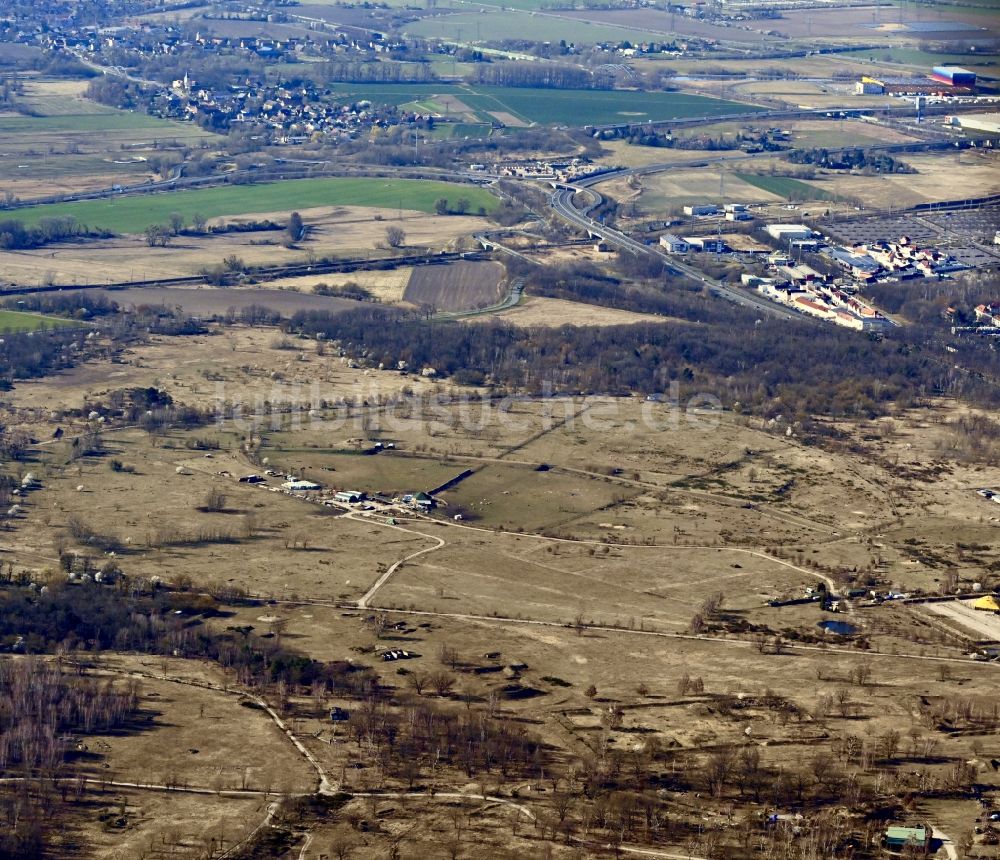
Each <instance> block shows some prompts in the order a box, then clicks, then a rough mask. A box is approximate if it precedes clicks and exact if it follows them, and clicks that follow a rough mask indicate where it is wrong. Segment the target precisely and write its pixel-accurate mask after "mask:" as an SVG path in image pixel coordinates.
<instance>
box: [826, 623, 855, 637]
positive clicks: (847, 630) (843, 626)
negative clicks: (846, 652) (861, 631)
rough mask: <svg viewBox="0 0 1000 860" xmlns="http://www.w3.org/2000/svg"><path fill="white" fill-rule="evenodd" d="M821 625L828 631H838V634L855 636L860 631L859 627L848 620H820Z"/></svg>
mask: <svg viewBox="0 0 1000 860" xmlns="http://www.w3.org/2000/svg"><path fill="white" fill-rule="evenodd" d="M819 626H820V627H822V628H823V629H824V630H825V631H826V632H827V633H836V634H837V635H838V636H853V635H854V634H855V633H857V632H858V628H857V627H855V626H854V625H853V624H848V623H847V622H846V621H820V622H819Z"/></svg>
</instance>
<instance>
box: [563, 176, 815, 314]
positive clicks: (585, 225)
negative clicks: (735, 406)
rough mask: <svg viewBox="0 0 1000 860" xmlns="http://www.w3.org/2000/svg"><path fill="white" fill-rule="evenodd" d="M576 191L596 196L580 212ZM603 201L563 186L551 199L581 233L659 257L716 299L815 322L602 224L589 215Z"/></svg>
mask: <svg viewBox="0 0 1000 860" xmlns="http://www.w3.org/2000/svg"><path fill="white" fill-rule="evenodd" d="M577 190H585V191H586V193H587V194H590V195H593V197H592V202H591V204H590V206H588V207H587V209H585V210H583V211H580V210H579V209H577V208H576V207H575V206H574V205H573V197H574V196H575V194H576V192H577ZM601 199H602V198H601V195H600V194H598V193H597V192H596V191H594V189H592V188H587V189H575V188H572V187H562V188H557V189H556V190H555V191H554V192H553V194H552V196H551V197H550V198H549V205H550V206H551V207H552V209H553V211H555V213H556V214H557V215H559V216H560V217H561V218H563V219H565V220H566V221H569V222H570V223H571V224H573V225H574V226H576V227H579V228H580V229H581V230H588V231H590V232H592V233H594V234H596V235H598V236H600V237H601V238H602V239H604V241H605V242H607V243H608V244H609V245H611V246H612V247H613V248H617V249H618V250H619V251H625V252H627V253H630V254H636V255H638V254H646V255H649V256H653V257H658V258H659V259H660V260H662V261H663V265H664V267H665V268H666V269H667V270H668V271H670V272H672V273H673V274H675V275H679V276H681V277H686V278H689V279H691V280H693V281H695V282H696V283H699V284H703V285H704V286H705V287H707V288H708V291H709V292H710V293H711V294H712V295H713V296H717V297H719V298H722V299H726V300H728V301H731V302H735V303H736V304H738V305H742V306H744V307H747V308H752V309H753V310H755V311H759V312H761V313H764V314H767V315H769V316H774V317H781V318H783V319H794V320H803V321H809V322H812V320H809V318H808V317H805V316H803V315H802V314H800V313H798V312H796V311H793V310H792V309H791V308H786V307H784V306H783V305H779V304H777V303H775V302H771V301H768V300H767V299H765V298H764V297H763V296H760V295H758V294H757V293H754V292H751V291H750V290H744V289H742V288H740V287H736V286H733V285H732V284H727V283H725V282H724V281H717V280H715V279H714V278H710V277H708V275H706V274H705V273H704V272H700V271H699V270H698V269H696V268H694V266H689V265H687V263H682V262H680V261H679V260H677V259H675V258H674V257H672V256H670V255H668V254H665V253H663V252H662V251H660V250H659V248H657V247H656V246H653V245H644V244H643V243H642V242H637V241H636V240H635V239H632V238H630V237H629V236H626V235H625V234H624V233H620V232H619V231H618V230H614V229H612V228H610V227H607V226H605V225H604V224H599V223H598V222H597V221H595V220H594V219H592V218H591V217H590V216H589V215H588V214H587V213H588V212H590V211H591V210H593V208H594V207H595V206H597V205H598V204H599V203H600V202H601Z"/></svg>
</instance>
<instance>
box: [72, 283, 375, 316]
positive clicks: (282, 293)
mask: <svg viewBox="0 0 1000 860" xmlns="http://www.w3.org/2000/svg"><path fill="white" fill-rule="evenodd" d="M87 294H88V295H95V294H97V295H100V296H101V297H103V298H107V299H109V300H111V301H113V302H117V303H118V304H119V305H121V306H123V307H128V306H129V305H167V306H168V307H181V308H183V309H184V311H185V312H186V313H189V314H193V315H194V316H203V317H211V316H216V315H218V316H222V315H223V314H225V313H226V312H227V311H228V310H229V309H230V308H233V309H235V310H237V311H240V310H243V309H244V308H248V307H250V306H252V305H258V306H261V307H265V308H270V309H271V310H273V311H277V312H278V313H279V314H281V315H282V316H283V317H288V316H291V315H292V314H294V313H295V312H296V311H346V310H350V309H351V308H356V307H360V305H361V303H360V302H356V301H352V300H351V299H338V298H334V297H332V296H315V295H309V294H306V293H297V292H293V291H291V290H245V289H225V288H221V289H220V288H216V287H199V288H197V289H183V288H175V287H137V288H135V289H131V290H88V291H87Z"/></svg>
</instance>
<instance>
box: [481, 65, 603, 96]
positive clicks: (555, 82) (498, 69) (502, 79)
mask: <svg viewBox="0 0 1000 860" xmlns="http://www.w3.org/2000/svg"><path fill="white" fill-rule="evenodd" d="M467 80H469V82H470V83H474V84H483V85H488V86H494V87H540V88H545V89H555V90H607V89H611V88H612V86H613V85H614V77H613V76H612V75H611V74H610V73H608V72H604V71H601V70H597V71H594V72H590V71H588V70H587V69H581V68H580V67H579V66H570V65H564V64H561V63H524V62H494V63H488V64H483V65H477V66H476V67H475V68H474V69H473V70H472V72H470V74H469V75H468V77H467Z"/></svg>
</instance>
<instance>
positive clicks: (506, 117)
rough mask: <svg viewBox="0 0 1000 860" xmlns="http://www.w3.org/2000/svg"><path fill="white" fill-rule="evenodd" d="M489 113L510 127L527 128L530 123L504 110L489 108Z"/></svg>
mask: <svg viewBox="0 0 1000 860" xmlns="http://www.w3.org/2000/svg"><path fill="white" fill-rule="evenodd" d="M489 114H490V116H491V117H493V118H494V119H497V120H499V121H500V122H502V123H503V124H504V125H508V126H510V127H511V128H528V127H529V126H530V125H531V123H530V122H525V121H524V120H523V119H520V118H519V117H516V116H514V114H512V113H508V112H507V111H505V110H497V111H492V110H491V111H490V112H489Z"/></svg>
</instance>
